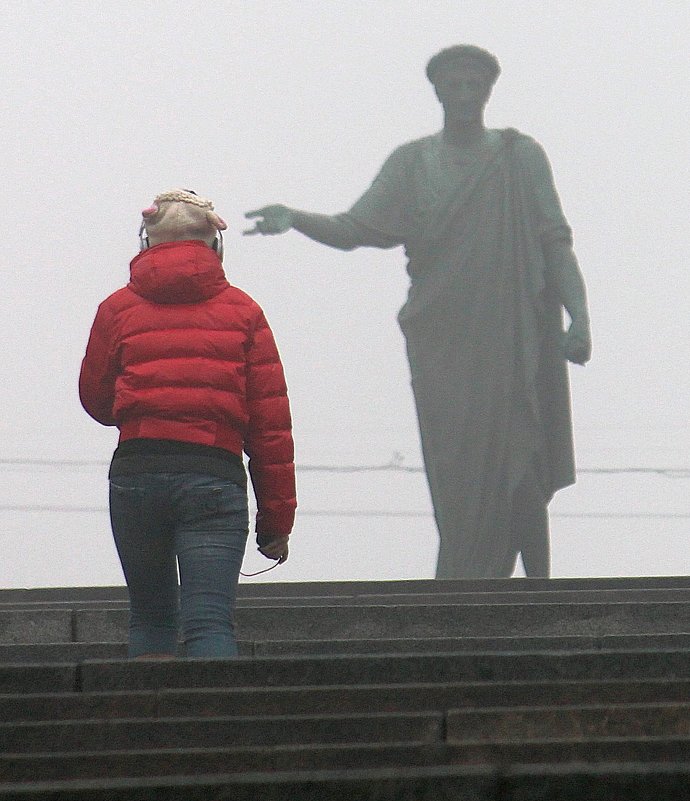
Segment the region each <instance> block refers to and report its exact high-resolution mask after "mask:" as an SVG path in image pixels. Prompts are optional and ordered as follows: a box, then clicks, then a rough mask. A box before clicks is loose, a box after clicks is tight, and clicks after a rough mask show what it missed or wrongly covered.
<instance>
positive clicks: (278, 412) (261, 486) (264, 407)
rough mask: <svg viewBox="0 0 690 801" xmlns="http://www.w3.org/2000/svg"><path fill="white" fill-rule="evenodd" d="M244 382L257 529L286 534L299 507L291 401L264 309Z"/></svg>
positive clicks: (266, 532) (258, 321) (260, 316)
mask: <svg viewBox="0 0 690 801" xmlns="http://www.w3.org/2000/svg"><path fill="white" fill-rule="evenodd" d="M246 386H247V411H248V417H249V420H248V426H247V432H246V435H245V451H246V452H247V455H248V456H249V474H250V476H251V480H252V486H253V487H254V495H255V496H256V505H257V515H256V531H257V533H258V534H272V535H283V536H285V537H287V536H288V535H289V534H290V532H291V531H292V525H293V523H294V518H295V509H296V507H297V498H296V491H295V464H294V458H295V457H294V443H293V439H292V420H291V416H290V403H289V401H288V395H287V386H286V384H285V375H284V373H283V366H282V364H281V361H280V355H279V354H278V348H277V346H276V343H275V340H274V338H273V333H272V332H271V329H270V327H269V325H268V322H267V321H266V318H265V317H264V315H263V312H261V311H260V310H258V312H257V318H256V320H255V324H254V327H253V335H252V337H251V339H250V341H249V345H248V352H247V384H246Z"/></svg>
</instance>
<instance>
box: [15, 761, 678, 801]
mask: <svg viewBox="0 0 690 801" xmlns="http://www.w3.org/2000/svg"><path fill="white" fill-rule="evenodd" d="M689 777H690V765H689V764H688V763H687V762H674V763H669V762H663V761H662V762H651V763H650V762H633V763H624V764H615V763H605V764H589V763H586V762H584V763H574V764H568V765H562V764H537V765H525V764H523V763H517V764H514V765H511V766H509V767H505V768H503V769H501V770H498V769H494V768H490V767H484V766H482V767H477V766H455V765H442V766H430V767H418V766H413V767H407V766H406V767H399V766H396V767H394V768H384V769H353V770H347V769H342V770H333V771H329V770H317V771H309V770H302V771H294V770H288V771H276V772H271V771H264V770H262V771H258V772H249V771H248V772H246V773H242V774H239V775H232V774H223V773H213V774H196V775H194V776H172V777H171V776H163V777H156V776H150V777H145V778H144V777H141V778H139V777H134V778H106V779H104V778H98V779H95V780H90V781H89V780H81V781H80V780H73V781H65V782H54V781H53V782H50V781H49V782H32V783H23V784H18V783H7V784H5V785H4V786H3V787H2V788H1V789H2V796H1V797H2V799H3V801H46V799H50V801H209V800H210V799H213V801H216V800H217V801H220V800H221V799H227V800H228V801H229V800H230V799H232V801H259V799H260V800H261V801H286V799H299V801H343V800H344V799H347V801H459V800H464V799H472V801H540V800H541V799H548V800H549V801H583V800H584V799H587V801H622V800H623V799H624V800H625V801H649V799H655V801H682V800H683V799H686V798H688V797H689V794H690V778H689Z"/></svg>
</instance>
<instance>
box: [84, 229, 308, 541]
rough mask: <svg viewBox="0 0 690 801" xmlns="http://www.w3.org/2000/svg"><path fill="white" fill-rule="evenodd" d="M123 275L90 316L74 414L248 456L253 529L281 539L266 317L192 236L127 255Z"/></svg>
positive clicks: (277, 426) (277, 371) (276, 418)
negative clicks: (78, 408) (79, 411)
mask: <svg viewBox="0 0 690 801" xmlns="http://www.w3.org/2000/svg"><path fill="white" fill-rule="evenodd" d="M130 276H131V277H130V282H129V284H128V285H127V286H126V287H123V288H122V289H120V290H118V291H117V292H115V293H113V294H112V295H110V297H108V298H106V300H105V301H103V303H102V304H101V305H100V306H99V308H98V312H97V314H96V319H95V320H94V323H93V326H92V329H91V335H90V337H89V343H88V345H87V348H86V356H85V357H84V361H83V362H82V367H81V373H80V377H79V396H80V398H81V402H82V405H83V406H84V408H85V409H86V411H87V412H88V413H89V414H90V415H91V416H92V417H93V418H94V419H96V420H98V422H99V423H102V424H103V425H115V426H117V427H118V428H119V429H120V441H121V442H122V441H124V440H127V439H132V438H135V437H146V438H154V439H171V440H180V441H183V442H194V443H198V444H202V445H213V446H215V447H220V448H225V449H226V450H228V451H231V452H232V453H234V454H236V455H238V456H241V454H242V451H243V450H244V451H246V453H247V454H248V455H249V472H250V475H251V479H252V484H253V486H254V493H255V495H256V501H257V508H258V514H257V524H256V525H257V532H259V533H269V534H285V535H287V534H289V533H290V531H291V529H292V524H293V521H294V514H295V507H296V505H297V504H296V499H295V473H294V446H293V441H292V433H291V426H292V424H291V419H290V406H289V402H288V397H287V388H286V385H285V377H284V375H283V368H282V365H281V362H280V356H279V355H278V349H277V347H276V344H275V341H274V339H273V334H272V333H271V329H270V328H269V326H268V323H267V322H266V318H265V317H264V314H263V312H262V310H261V308H260V307H259V306H258V304H257V303H256V302H255V301H254V300H252V298H250V297H249V295H247V294H246V293H245V292H242V291H241V290H240V289H237V288H236V287H234V286H231V285H230V284H229V283H228V281H227V279H226V278H225V273H224V272H223V268H222V265H221V263H220V260H219V259H218V257H217V255H216V254H215V253H214V251H213V250H212V249H211V248H209V247H208V246H207V245H205V244H204V243H203V242H200V241H195V240H189V241H184V242H164V243H163V244H160V245H156V246H155V247H152V248H150V249H149V250H145V251H143V252H142V253H140V254H139V255H138V256H136V257H135V258H134V259H133V260H132V263H131V265H130Z"/></svg>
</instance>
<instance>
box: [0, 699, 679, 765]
mask: <svg viewBox="0 0 690 801" xmlns="http://www.w3.org/2000/svg"><path fill="white" fill-rule="evenodd" d="M643 736H644V737H655V738H668V739H677V738H682V739H686V740H688V741H689V742H690V704H688V703H665V704H658V703H650V704H637V705H633V704H625V705H612V704H601V705H598V706H592V705H588V706H562V707H559V708H556V709H552V708H551V707H529V708H526V707H507V708H502V709H486V710H477V709H462V710H454V709H450V710H448V712H447V713H443V712H428V711H425V712H392V713H390V712H389V713H384V712H369V713H365V714H356V713H348V714H343V713H339V712H338V713H330V714H320V715H295V714H282V715H262V714H255V715H252V716H242V715H231V716H227V717H223V716H214V717H174V718H163V717H160V718H151V719H148V718H101V719H80V720H60V721H54V720H41V721H31V722H21V723H17V722H12V723H0V753H6V754H12V753H24V754H26V753H55V752H76V753H82V752H91V751H129V750H147V749H175V748H184V749H190V748H201V749H209V748H227V747H229V746H246V745H254V746H258V745H263V746H268V745H276V746H277V745H287V744H292V745H306V744H317V743H320V744H324V743H349V742H359V743H367V742H369V743H381V742H389V743H390V742H424V743H432V742H445V741H448V742H450V743H462V742H466V741H471V742H476V741H483V742H518V743H519V742H522V741H523V740H530V739H538V738H539V739H544V740H550V739H554V740H576V741H586V740H588V739H593V738H606V737H614V738H624V737H637V738H639V737H643Z"/></svg>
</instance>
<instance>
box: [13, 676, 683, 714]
mask: <svg viewBox="0 0 690 801" xmlns="http://www.w3.org/2000/svg"><path fill="white" fill-rule="evenodd" d="M688 698H690V679H685V680H678V679H673V678H663V679H651V680H643V681H629V680H618V681H611V680H602V681H594V680H582V681H555V682H542V681H531V682H519V681H514V682H458V683H443V682H437V683H417V684H403V685H399V684H371V685H366V684H360V685H355V686H352V685H351V686H347V685H325V686H312V687H310V686H306V687H228V688H223V689H204V688H202V689H194V690H184V689H178V690H170V689H161V690H158V691H155V690H148V691H147V690H142V691H139V692H133V691H116V692H65V693H35V694H19V693H18V694H5V695H0V720H2V721H4V722H5V723H10V722H12V721H16V722H22V721H23V722H30V721H45V720H52V721H58V720H79V719H113V718H151V719H153V718H158V717H175V718H185V717H214V716H221V717H223V716H230V715H241V716H242V715H244V716H249V715H252V714H256V713H261V714H264V715H280V714H283V713H285V712H286V711H289V712H290V713H291V714H299V715H309V714H324V713H328V712H333V711H336V710H337V711H338V712H341V713H348V714H363V713H367V712H371V711H372V710H378V711H381V712H390V713H393V712H420V711H427V712H428V711H436V712H440V711H444V710H447V709H456V710H457V709H463V708H464V709H479V710H481V709H486V708H502V707H541V706H544V705H549V706H551V707H553V708H559V707H563V706H576V705H579V706H586V705H592V704H605V703H609V704H616V705H623V704H629V705H640V704H648V703H657V704H662V703H668V704H673V703H675V704H682V703H685V702H687V699H688Z"/></svg>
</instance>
